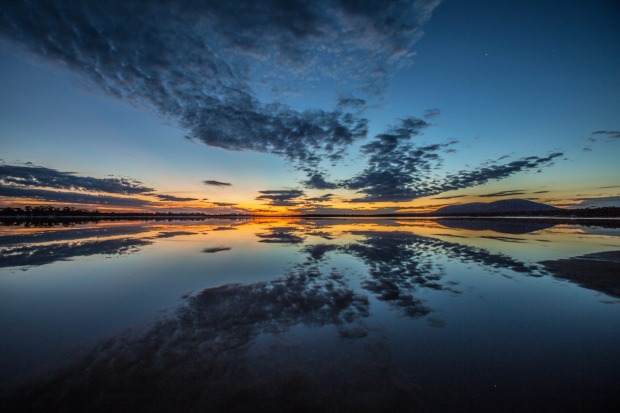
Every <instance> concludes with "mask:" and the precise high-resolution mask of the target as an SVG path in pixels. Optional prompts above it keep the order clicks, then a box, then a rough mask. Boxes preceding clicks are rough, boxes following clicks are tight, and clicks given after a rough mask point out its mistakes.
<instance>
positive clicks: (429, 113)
mask: <svg viewBox="0 0 620 413" xmlns="http://www.w3.org/2000/svg"><path fill="white" fill-rule="evenodd" d="M439 115H441V110H440V109H437V108H431V109H426V110H425V111H424V118H425V119H432V118H436V117H437V116H439Z"/></svg>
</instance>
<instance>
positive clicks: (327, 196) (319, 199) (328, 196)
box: [306, 194, 334, 202]
mask: <svg viewBox="0 0 620 413" xmlns="http://www.w3.org/2000/svg"><path fill="white" fill-rule="evenodd" d="M333 196H334V194H325V195H321V196H317V197H313V198H306V201H309V202H328V201H331V199H332V198H333Z"/></svg>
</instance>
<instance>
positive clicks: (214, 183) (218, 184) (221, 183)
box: [202, 180, 232, 186]
mask: <svg viewBox="0 0 620 413" xmlns="http://www.w3.org/2000/svg"><path fill="white" fill-rule="evenodd" d="M202 183H203V184H205V185H211V186H231V185H232V184H230V183H228V182H220V181H211V180H207V181H202Z"/></svg>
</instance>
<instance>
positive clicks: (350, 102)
mask: <svg viewBox="0 0 620 413" xmlns="http://www.w3.org/2000/svg"><path fill="white" fill-rule="evenodd" d="M338 107H339V108H341V109H345V108H351V109H355V110H361V109H364V108H365V107H366V101H365V100H364V99H360V98H356V97H353V96H340V97H339V98H338Z"/></svg>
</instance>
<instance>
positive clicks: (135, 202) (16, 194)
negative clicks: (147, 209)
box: [0, 185, 153, 208]
mask: <svg viewBox="0 0 620 413" xmlns="http://www.w3.org/2000/svg"><path fill="white" fill-rule="evenodd" d="M0 196H6V197H11V198H29V199H33V200H37V201H45V202H62V203H69V204H91V205H109V206H114V207H134V208H136V207H144V206H149V205H152V204H153V203H152V202H150V201H146V200H143V199H137V198H123V197H119V196H109V195H93V194H85V193H80V192H62V191H51V190H46V189H31V188H19V187H11V186H6V185H0Z"/></svg>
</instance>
